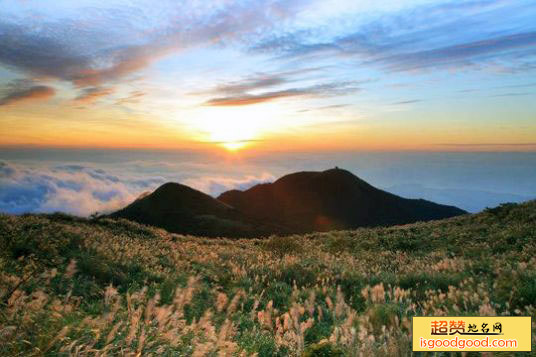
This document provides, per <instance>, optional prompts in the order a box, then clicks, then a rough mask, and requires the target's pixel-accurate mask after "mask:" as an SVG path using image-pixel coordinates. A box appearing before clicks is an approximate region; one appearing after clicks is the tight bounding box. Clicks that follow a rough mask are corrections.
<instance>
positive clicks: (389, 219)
mask: <svg viewBox="0 0 536 357" xmlns="http://www.w3.org/2000/svg"><path fill="white" fill-rule="evenodd" d="M464 213H466V212H465V211H463V210H461V209H459V208H456V207H452V206H445V205H439V204H436V203H433V202H430V201H425V200H422V199H406V198H402V197H399V196H396V195H394V194H391V193H389V192H386V191H383V190H380V189H378V188H376V187H374V186H372V185H370V184H369V183H367V182H366V181H364V180H362V179H360V178H359V177H357V176H356V175H354V174H353V173H351V172H350V171H347V170H343V169H339V168H335V169H329V170H325V171H301V172H295V173H291V174H288V175H284V176H282V177H280V178H278V179H277V180H275V181H274V182H273V183H262V184H258V185H255V186H253V187H251V188H250V189H247V190H244V191H240V190H230V191H226V192H224V193H222V194H221V195H219V196H218V197H217V198H213V197H211V196H209V195H207V194H205V193H202V192H200V191H197V190H195V189H193V188H191V187H188V186H186V185H182V184H179V183H172V182H168V183H165V184H163V185H162V186H160V187H158V188H157V189H156V190H155V191H153V192H152V193H150V194H146V195H145V194H144V195H142V196H140V197H139V198H138V199H137V200H135V201H134V202H132V203H131V204H130V205H128V206H126V207H124V208H122V209H120V210H118V211H116V212H114V213H112V214H110V217H112V218H126V219H129V220H132V221H135V222H138V223H143V224H148V225H153V226H156V227H160V228H164V229H166V230H168V231H170V232H174V233H182V234H192V235H200V236H210V237H212V236H224V237H256V236H267V235H272V234H278V235H285V234H294V233H309V232H315V231H328V230H341V229H352V228H358V227H373V226H389V225H395V224H406V223H413V222H417V221H429V220H434V219H442V218H449V217H453V216H456V215H461V214H464Z"/></svg>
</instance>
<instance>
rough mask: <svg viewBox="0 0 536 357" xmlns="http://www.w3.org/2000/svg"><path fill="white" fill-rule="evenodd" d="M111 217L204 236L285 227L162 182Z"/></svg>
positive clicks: (274, 230)
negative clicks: (260, 219) (271, 223)
mask: <svg viewBox="0 0 536 357" xmlns="http://www.w3.org/2000/svg"><path fill="white" fill-rule="evenodd" d="M110 217H112V218H126V219H129V220H131V221H135V222H138V223H143V224H148V225H151V226H156V227H161V228H164V229H166V230H168V231H170V232H175V233H182V234H192V235H202V236H208V237H217V236H224V237H251V236H261V235H267V234H271V233H285V232H287V230H285V229H282V228H280V227H275V226H273V225H268V224H263V223H261V222H257V221H256V220H254V219H250V218H248V217H246V216H245V215H244V214H242V213H241V212H239V211H237V210H236V209H234V208H233V207H231V206H229V205H227V204H225V203H223V202H222V201H218V200H216V199H214V198H213V197H211V196H209V195H206V194H204V193H202V192H200V191H197V190H194V189H193V188H191V187H188V186H185V185H181V184H178V183H172V182H169V183H165V184H163V185H162V186H160V187H159V188H157V189H156V190H155V191H154V192H153V193H150V194H143V195H142V196H140V197H139V198H138V199H136V200H135V201H134V202H132V203H131V204H130V205H128V206H127V207H125V208H123V209H121V210H119V211H117V212H114V213H112V214H111V215H110Z"/></svg>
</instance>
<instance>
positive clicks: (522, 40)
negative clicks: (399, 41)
mask: <svg viewBox="0 0 536 357" xmlns="http://www.w3.org/2000/svg"><path fill="white" fill-rule="evenodd" d="M534 46H536V31H534V32H526V33H516V34H511V35H505V36H498V37H490V38H486V39H484V40H480V41H473V42H465V43H461V44H456V45H452V46H445V47H440V48H435V49H432V50H424V51H416V52H411V53H402V54H397V55H393V56H387V57H384V58H379V59H376V60H375V61H377V62H379V63H382V64H384V65H385V66H386V67H387V68H388V69H390V70H392V71H407V70H414V69H424V68H430V67H450V66H453V67H460V66H464V65H475V64H478V63H479V62H480V61H485V60H491V59H493V58H494V57H496V56H504V55H505V52H506V51H516V50H523V49H531V48H532V47H534ZM532 50H534V49H532ZM535 53H536V51H535Z"/></svg>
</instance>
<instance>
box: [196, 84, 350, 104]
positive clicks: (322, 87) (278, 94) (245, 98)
mask: <svg viewBox="0 0 536 357" xmlns="http://www.w3.org/2000/svg"><path fill="white" fill-rule="evenodd" d="M359 90H360V88H359V87H358V82H355V81H354V82H344V81H343V82H333V83H326V84H319V85H315V86H309V87H302V88H290V89H284V90H279V91H271V92H264V93H260V94H248V93H240V94H237V95H233V96H227V97H218V98H212V99H210V100H208V101H206V102H205V103H204V105H208V106H242V105H252V104H258V103H265V102H269V101H273V100H277V99H282V98H289V97H299V96H315V97H322V96H323V97H325V96H333V95H345V94H349V93H354V92H356V91H359Z"/></svg>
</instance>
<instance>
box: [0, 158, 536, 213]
mask: <svg viewBox="0 0 536 357" xmlns="http://www.w3.org/2000/svg"><path fill="white" fill-rule="evenodd" d="M334 166H339V167H341V168H345V169H348V170H350V171H351V172H353V173H354V174H356V175H357V176H359V177H360V178H362V179H364V180H365V181H367V182H369V183H371V184H372V185H374V186H376V187H378V188H382V189H385V190H387V191H390V192H393V193H395V194H398V195H400V196H403V197H408V198H424V199H428V200H431V201H434V202H438V203H442V204H449V205H454V206H458V207H460V208H462V209H465V210H467V211H469V212H478V211H480V210H482V209H484V208H485V207H494V206H496V205H498V204H500V203H502V202H522V201H526V200H529V199H534V198H536V181H535V180H534V177H536V153H503V154H493V153H476V154H464V153H462V154H459V153H430V154H404V153H403V154H393V153H335V154H333V153H332V154H310V153H307V154H298V153H284V154H273V155H267V156H251V157H249V158H245V159H236V158H234V159H232V160H229V159H228V158H226V157H218V156H213V155H206V154H202V153H201V154H200V153H192V152H132V151H125V152H113V151H78V152H76V151H43V150H37V151H36V150H28V151H5V150H4V151H2V150H0V212H3V213H10V214H22V213H41V212H42V213H51V212H57V211H60V212H66V213H69V214H74V215H78V216H89V215H91V214H93V213H95V212H100V213H107V212H111V211H114V210H116V209H119V208H121V207H123V206H125V205H127V204H129V203H130V202H132V201H133V200H135V199H136V198H138V197H139V196H140V195H141V194H144V193H146V192H151V191H153V190H154V189H156V188H157V187H158V186H160V185H161V184H163V183H165V182H170V181H172V182H179V183H182V184H185V185H188V186H190V187H193V188H195V189H198V190H200V191H202V192H204V193H206V194H209V195H211V196H213V197H217V196H218V195H219V194H221V193H222V192H224V191H227V190H230V189H239V190H244V189H247V188H250V187H252V186H254V185H256V184H259V183H265V182H273V181H274V180H276V179H277V178H278V177H281V176H283V175H284V174H287V173H291V172H296V171H303V170H324V169H329V168H332V167H334Z"/></svg>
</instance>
